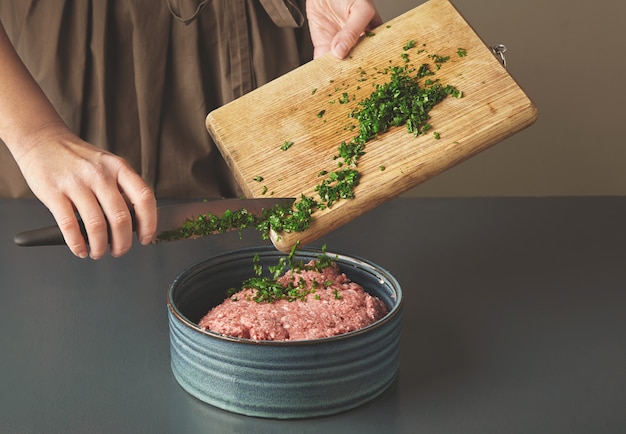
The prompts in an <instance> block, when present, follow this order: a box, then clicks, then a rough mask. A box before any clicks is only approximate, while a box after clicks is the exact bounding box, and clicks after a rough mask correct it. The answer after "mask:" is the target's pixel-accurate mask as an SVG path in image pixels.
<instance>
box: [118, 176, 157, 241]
mask: <svg viewBox="0 0 626 434" xmlns="http://www.w3.org/2000/svg"><path fill="white" fill-rule="evenodd" d="M118 183H119V186H120V189H121V190H122V191H123V192H124V194H125V195H126V197H127V198H128V201H129V202H130V204H131V207H132V209H133V211H134V215H135V230H136V232H137V239H138V240H139V242H140V243H141V244H144V245H146V244H150V243H151V242H152V241H153V240H154V237H155V234H156V227H157V210H156V198H155V196H154V193H153V192H152V190H151V189H150V187H148V185H147V184H146V183H145V182H144V181H143V179H142V178H141V177H140V176H139V175H138V174H137V173H136V172H134V171H133V170H132V169H130V168H129V167H124V168H123V169H121V170H120V172H119V175H118Z"/></svg>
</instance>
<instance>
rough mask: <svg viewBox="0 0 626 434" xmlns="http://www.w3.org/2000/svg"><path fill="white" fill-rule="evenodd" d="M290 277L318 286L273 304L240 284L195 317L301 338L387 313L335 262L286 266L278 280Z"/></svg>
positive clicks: (243, 334)
mask: <svg viewBox="0 0 626 434" xmlns="http://www.w3.org/2000/svg"><path fill="white" fill-rule="evenodd" d="M311 264H312V262H311V263H309V264H308V265H311ZM291 279H296V280H295V282H298V281H300V279H304V282H305V285H306V287H307V288H309V289H310V288H311V287H312V286H313V281H314V280H315V281H317V283H318V284H319V285H317V286H316V289H315V292H312V293H309V294H307V295H306V299H305V300H304V301H300V300H297V301H288V300H285V299H282V300H276V301H274V302H272V303H267V302H262V303H259V302H256V301H254V300H253V299H252V298H253V297H254V295H255V292H256V290H254V289H243V290H242V291H239V292H237V293H236V294H233V295H232V296H231V297H230V298H227V299H226V300H225V301H224V302H223V303H222V304H220V305H219V306H216V307H214V308H213V309H211V311H209V313H207V314H206V315H205V316H204V317H203V318H202V319H201V320H200V323H199V326H200V327H202V328H204V329H206V330H211V331H213V332H216V333H220V334H222V335H226V336H233V337H240V338H246V339H254V340H271V341H282V340H304V339H318V338H324V337H329V336H335V335H340V334H343V333H347V332H350V331H354V330H358V329H361V328H363V327H365V326H367V325H369V324H371V323H373V322H375V321H377V320H378V319H380V318H382V317H383V316H385V314H386V313H387V306H386V305H385V303H383V302H382V301H381V300H379V299H378V298H376V297H373V296H371V295H370V294H368V293H367V292H365V291H364V290H363V288H362V287H361V286H360V285H359V284H357V283H355V282H352V281H350V279H349V278H348V277H347V276H346V275H345V274H344V273H341V272H340V271H339V267H338V266H337V265H336V264H335V265H334V266H330V267H326V268H324V269H323V270H322V272H321V273H320V272H319V271H316V270H298V271H291V270H290V271H288V272H287V273H286V274H285V275H284V276H282V277H280V278H279V279H278V282H280V283H281V284H282V285H283V286H287V285H288V283H289V281H290V280H291ZM324 282H326V283H324ZM330 282H332V283H330ZM329 283H330V284H329Z"/></svg>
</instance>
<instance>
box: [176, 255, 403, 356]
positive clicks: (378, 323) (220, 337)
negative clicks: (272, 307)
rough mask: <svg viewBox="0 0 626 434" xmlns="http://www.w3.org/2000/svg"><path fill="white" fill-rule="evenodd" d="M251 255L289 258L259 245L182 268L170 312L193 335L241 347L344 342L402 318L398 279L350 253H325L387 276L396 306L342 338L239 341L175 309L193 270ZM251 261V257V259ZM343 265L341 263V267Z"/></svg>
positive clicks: (381, 268) (211, 257)
mask: <svg viewBox="0 0 626 434" xmlns="http://www.w3.org/2000/svg"><path fill="white" fill-rule="evenodd" d="M250 253H253V254H261V253H262V254H265V255H267V256H273V255H276V256H286V255H288V253H284V252H281V251H279V250H276V249H275V248H274V247H273V246H257V247H246V248H242V249H236V250H231V251H228V252H223V253H220V254H217V255H214V256H210V257H207V258H204V259H200V260H199V261H196V262H195V263H193V264H191V265H189V266H188V267H186V268H185V269H183V270H182V271H181V272H180V273H178V275H177V276H176V277H175V278H174V280H173V281H172V283H170V285H169V288H168V291H167V307H168V310H169V312H170V313H171V314H172V315H173V316H174V317H175V318H176V319H178V321H179V322H180V323H182V324H183V325H184V326H186V327H187V328H189V329H191V330H192V331H193V332H196V333H198V334H201V335H204V336H206V337H209V338H212V339H217V340H220V341H228V342H234V343H239V344H245V345H256V346H297V345H314V344H324V343H329V342H334V341H341V340H344V339H349V338H351V337H353V336H355V335H361V334H365V333H369V332H370V331H372V330H373V329H378V328H379V327H382V326H383V325H384V324H386V323H387V322H389V321H391V320H393V319H394V318H395V317H396V316H398V315H400V312H401V311H402V306H403V305H404V296H403V292H402V288H401V286H400V283H399V282H398V280H397V279H396V278H395V277H394V276H393V275H392V274H391V273H390V272H389V271H387V270H386V269H385V268H383V267H381V266H379V265H378V264H376V263H374V262H372V261H369V260H367V259H364V258H361V257H359V256H355V255H348V254H344V253H338V252H329V251H326V252H325V253H326V254H327V255H328V256H330V257H332V258H333V259H337V260H339V261H341V260H343V261H344V262H348V261H349V262H350V263H352V264H354V265H356V266H357V267H359V268H363V269H367V270H368V272H373V271H375V274H376V275H377V276H378V278H379V280H380V279H381V278H382V277H384V278H385V283H387V284H388V285H390V286H392V287H393V289H394V290H395V293H396V294H395V303H394V304H393V306H391V307H390V308H389V311H388V312H387V314H386V315H385V316H384V317H382V318H380V319H378V320H377V321H374V322H373V323H371V324H369V325H367V326H365V327H362V328H360V329H358V330H353V331H350V332H347V333H342V334H340V335H335V336H328V337H324V338H317V339H299V340H292V341H290V340H287V341H284V340H283V341H272V340H256V339H247V338H239V337H234V336H227V335H223V334H220V333H216V332H214V331H211V330H206V329H203V328H201V327H200V326H198V324H196V323H194V322H193V321H191V320H190V319H188V318H187V317H186V316H185V315H183V313H182V312H181V311H180V310H179V309H178V307H177V306H176V304H175V303H174V301H173V299H172V298H173V292H174V290H175V288H176V287H177V285H178V284H180V282H181V280H183V279H184V278H185V277H186V276H187V274H189V273H191V272H193V271H194V270H196V269H198V268H200V267H202V266H204V265H205V264H206V263H207V262H209V261H219V260H220V259H225V258H233V257H239V256H246V255H248V254H250ZM319 253H322V250H321V249H318V248H311V247H304V248H302V249H298V250H296V251H295V253H294V254H295V256H298V254H304V255H309V256H310V255H314V254H315V255H317V254H319ZM250 257H251V258H252V256H250ZM339 265H340V266H341V263H340V264H339Z"/></svg>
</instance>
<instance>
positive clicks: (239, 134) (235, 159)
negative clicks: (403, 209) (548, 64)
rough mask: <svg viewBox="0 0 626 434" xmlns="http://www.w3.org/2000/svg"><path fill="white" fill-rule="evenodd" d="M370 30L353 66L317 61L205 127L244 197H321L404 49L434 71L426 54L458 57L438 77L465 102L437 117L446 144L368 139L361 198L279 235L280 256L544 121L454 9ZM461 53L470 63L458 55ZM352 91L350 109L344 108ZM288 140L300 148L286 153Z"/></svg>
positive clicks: (441, 1)
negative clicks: (358, 110)
mask: <svg viewBox="0 0 626 434" xmlns="http://www.w3.org/2000/svg"><path fill="white" fill-rule="evenodd" d="M373 33H374V35H373V36H368V37H364V38H363V40H362V41H361V42H360V43H359V44H358V45H357V47H356V48H355V49H354V50H353V52H352V53H351V56H350V57H349V58H348V59H345V60H342V61H340V60H337V59H335V58H334V57H332V55H327V56H324V57H321V58H319V59H316V60H314V61H312V62H309V63H307V64H305V65H303V66H301V67H300V68H298V69H296V70H294V71H292V72H290V73H288V74H286V75H284V76H282V77H280V78H278V79H276V80H274V81H272V82H270V83H268V84H266V85H264V86H262V87H260V88H258V89H256V90H254V91H252V92H250V93H249V94H247V95H244V96H242V97H241V98H239V99H237V100H235V101H233V102H231V103H229V104H227V105H225V106H223V107H220V108H218V109H216V110H214V111H213V112H211V113H209V115H208V116H207V119H206V126H207V129H208V131H209V132H210V134H211V135H212V137H213V138H214V140H215V142H216V144H217V146H218V148H219V149H220V152H221V153H222V155H223V156H224V158H225V159H226V161H227V163H228V165H229V167H230V169H231V170H232V172H233V174H234V176H235V177H236V179H237V181H238V182H239V184H240V185H241V187H242V189H243V191H244V192H245V194H246V196H247V197H271V195H273V196H275V197H300V196H301V195H302V194H305V195H307V196H313V197H315V198H316V199H317V198H318V197H317V194H316V193H315V191H314V189H315V186H316V185H318V184H319V183H320V182H321V179H322V178H320V177H319V173H320V171H322V170H326V171H332V170H336V168H337V161H336V159H335V158H334V157H335V156H336V155H337V153H338V146H339V144H340V143H341V142H342V141H349V140H351V139H352V138H353V137H354V136H355V135H356V133H355V132H354V131H352V130H351V129H350V127H349V126H350V125H351V124H352V123H353V122H354V120H353V119H351V118H350V117H349V114H350V112H351V111H352V110H354V108H355V107H357V104H358V102H359V101H362V100H363V99H365V98H367V97H368V96H369V95H370V94H371V93H372V91H373V86H374V84H375V83H383V82H385V79H386V78H388V75H386V74H384V73H383V71H385V70H386V69H387V68H388V67H389V66H390V65H404V64H405V62H404V60H403V59H402V57H401V56H402V54H403V53H405V51H404V50H403V47H404V46H405V45H406V44H407V42H408V41H415V44H416V47H415V48H413V49H411V50H409V51H407V52H406V53H408V54H409V56H410V57H409V63H410V64H414V65H416V66H419V65H421V64H422V63H430V64H432V60H431V58H429V57H428V56H429V55H431V56H432V55H439V56H450V60H449V61H448V62H446V63H444V64H443V65H442V66H441V69H439V70H438V71H436V75H435V76H434V78H436V79H439V80H440V81H441V82H442V83H443V84H450V85H453V86H455V87H457V88H458V89H459V90H461V91H462V92H463V97H462V98H459V99H457V98H453V97H449V98H447V99H446V100H444V101H443V102H441V103H440V104H439V105H438V106H436V107H435V108H434V109H433V110H432V111H431V120H430V124H431V125H432V131H433V132H434V131H436V132H438V133H439V134H440V138H439V139H436V138H435V137H434V134H430V133H428V134H425V135H422V136H418V137H414V136H413V135H411V134H409V133H408V132H407V130H406V128H405V127H397V128H393V129H391V130H390V131H388V132H386V133H384V134H382V135H380V136H379V137H378V138H376V139H374V140H372V141H370V142H368V143H367V145H366V149H365V151H366V154H365V155H364V156H363V157H361V159H360V160H359V162H358V170H359V172H360V174H361V180H360V183H359V185H358V186H357V187H356V189H355V194H356V197H355V198H354V199H349V200H341V201H339V202H337V203H336V204H334V205H333V206H332V207H331V208H328V209H325V210H322V211H316V212H315V214H314V217H315V218H314V221H313V223H312V225H311V228H310V229H309V230H307V231H305V232H302V233H292V234H284V233H283V234H279V236H274V237H273V242H274V245H275V246H276V248H278V249H279V250H282V251H287V250H289V249H290V248H291V246H293V245H294V244H295V243H296V242H297V241H300V243H301V244H302V245H304V244H306V243H309V242H311V241H314V240H316V239H317V238H319V237H320V236H322V235H325V234H326V233H328V232H330V231H332V230H334V229H336V228H338V227H339V226H341V225H343V224H345V223H347V222H349V221H351V220H352V219H354V218H356V217H358V216H359V215H361V214H363V213H365V212H367V211H369V210H371V209H373V208H374V207H376V206H378V205H380V204H381V203H383V202H385V201H387V200H390V199H392V198H394V197H396V196H398V195H400V194H402V193H404V192H406V191H407V190H409V189H411V188H413V187H415V186H416V185H418V184H420V183H421V182H424V181H426V180H427V179H430V178H431V177H433V176H435V175H437V174H439V173H441V172H442V171H444V170H446V169H448V168H450V167H452V166H454V165H456V164H458V163H460V162H462V161H464V160H466V159H468V158H470V157H472V156H473V155H476V154H477V153H479V152H481V151H483V150H485V149H487V148H488V147H490V146H492V145H494V144H496V143H498V142H500V141H501V140H503V139H505V138H506V137H508V136H510V135H512V134H514V133H516V132H518V131H520V130H521V129H523V128H525V127H527V126H529V125H531V124H532V123H533V122H534V121H535V120H536V118H537V109H536V107H535V106H534V104H533V103H532V102H531V101H530V99H529V98H528V97H527V96H526V94H525V93H524V92H523V90H522V89H521V88H520V87H519V86H518V84H517V83H516V82H515V80H514V79H513V78H512V77H511V76H510V75H509V74H508V72H507V71H506V69H505V68H504V67H503V66H502V65H501V63H500V61H499V60H498V59H496V57H495V56H494V55H493V53H492V51H491V49H490V48H489V47H488V46H487V45H486V44H485V43H483V41H482V40H481V39H480V37H479V36H478V35H477V34H476V33H475V32H474V30H473V29H472V28H471V26H470V25H469V24H468V23H467V22H466V21H465V20H464V19H463V17H462V16H461V15H460V14H459V13H458V11H457V10H456V9H455V8H454V6H453V5H452V4H451V3H450V2H449V1H447V0H430V1H428V2H427V3H424V4H422V5H420V6H418V7H416V8H415V9H413V10H411V11H409V12H407V13H405V14H403V15H401V16H399V17H397V18H395V19H394V20H392V21H389V22H387V23H385V24H383V25H382V26H381V27H379V28H378V29H376V30H375V31H374V32H373ZM459 48H463V49H465V50H466V51H467V55H466V56H463V57H461V56H459V55H457V50H458V49H459ZM418 49H420V50H424V51H423V52H422V53H419V51H418ZM344 93H346V94H347V95H348V98H349V102H348V103H346V104H342V103H340V102H339V100H342V99H343V96H344ZM322 110H325V113H324V115H323V116H322V117H318V113H320V112H321V111H322ZM286 141H291V142H293V143H294V144H293V146H291V148H289V149H288V150H282V149H281V145H282V144H283V143H284V142H286ZM381 166H384V168H385V169H384V170H381ZM257 177H262V178H263V180H262V181H260V182H259V181H257V180H255V178H257Z"/></svg>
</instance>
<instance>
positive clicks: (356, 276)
mask: <svg viewBox="0 0 626 434" xmlns="http://www.w3.org/2000/svg"><path fill="white" fill-rule="evenodd" d="M256 254H258V255H259V257H260V263H261V265H263V266H264V268H267V266H268V265H274V264H276V263H277V262H278V259H279V258H280V257H281V256H284V254H282V253H280V252H278V251H276V250H274V249H273V248H254V249H245V250H239V251H235V252H231V253H227V254H224V255H220V256H216V257H214V258H210V259H207V260H204V261H201V262H199V263H197V264H195V265H193V266H191V267H190V268H188V269H186V270H185V271H183V272H182V273H181V274H180V275H179V276H178V277H177V278H176V279H175V281H174V282H173V283H172V285H171V286H170V290H169V293H168V317H169V326H170V344H171V345H170V347H171V364H172V372H173V374H174V376H175V378H176V380H177V381H178V383H179V384H180V385H181V386H182V387H183V388H184V389H185V390H186V391H187V392H189V393H190V394H191V395H193V396H195V397H196V398H198V399H200V400H202V401H204V402H206V403H208V404H211V405H214V406H216V407H219V408H222V409H224V410H228V411H232V412H235V413H241V414H245V415H249V416H258V417H268V418H301V417H312V416H321V415H328V414H333V413H338V412H341V411H345V410H347V409H350V408H354V407H356V406H359V405H361V404H363V403H365V402H367V401H369V400H371V399H373V398H374V397H376V396H377V395H379V394H380V393H382V392H383V391H384V390H385V389H386V388H387V387H388V386H389V385H390V384H391V383H392V382H393V380H394V378H395V377H396V375H397V372H398V367H399V343H400V321H401V314H402V304H403V299H402V291H401V289H400V285H399V284H398V282H397V281H396V279H395V278H394V277H393V276H391V275H390V274H389V273H388V272H387V271H385V270H384V269H382V268H381V267H379V266H377V265H375V264H372V263H370V262H368V261H365V260H363V259H360V258H354V257H348V256H345V255H340V254H339V255H336V254H334V253H328V254H329V255H330V256H332V257H333V258H334V259H335V260H336V262H337V263H338V264H339V266H340V268H341V270H342V271H343V272H344V273H346V274H347V275H348V277H349V278H350V279H351V280H353V281H355V282H358V283H359V284H361V285H362V286H363V287H364V288H365V289H366V290H367V291H368V292H369V293H371V294H372V295H375V296H377V297H379V298H380V299H382V300H383V301H384V302H385V303H386V304H387V306H388V308H389V313H388V314H387V315H386V316H385V317H384V318H382V319H381V320H379V321H377V322H376V323H374V324H372V325H370V326H368V327H366V328H363V329H361V330H358V331H355V332H351V333H346V334H344V335H340V336H335V337H331V338H324V339H316V340H303V341H276V342H272V341H254V340H249V339H238V338H229V337H225V336H222V335H219V334H217V333H213V332H210V331H206V330H202V329H200V328H199V327H198V326H197V322H198V321H199V319H200V318H201V317H202V316H203V315H204V314H205V313H206V312H207V311H208V310H209V309H210V308H211V307H213V306H215V305H217V304H219V303H220V302H221V301H223V300H224V298H225V297H226V290H227V289H228V288H230V287H240V285H241V282H242V281H243V280H244V279H246V278H248V277H251V276H252V275H253V273H254V271H253V266H252V264H253V263H252V260H253V257H254V255H256ZM318 254H319V252H317V251H300V252H297V254H296V258H297V259H302V260H304V261H305V262H307V261H308V260H310V259H314V258H315V257H316V256H317V255H318Z"/></svg>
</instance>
